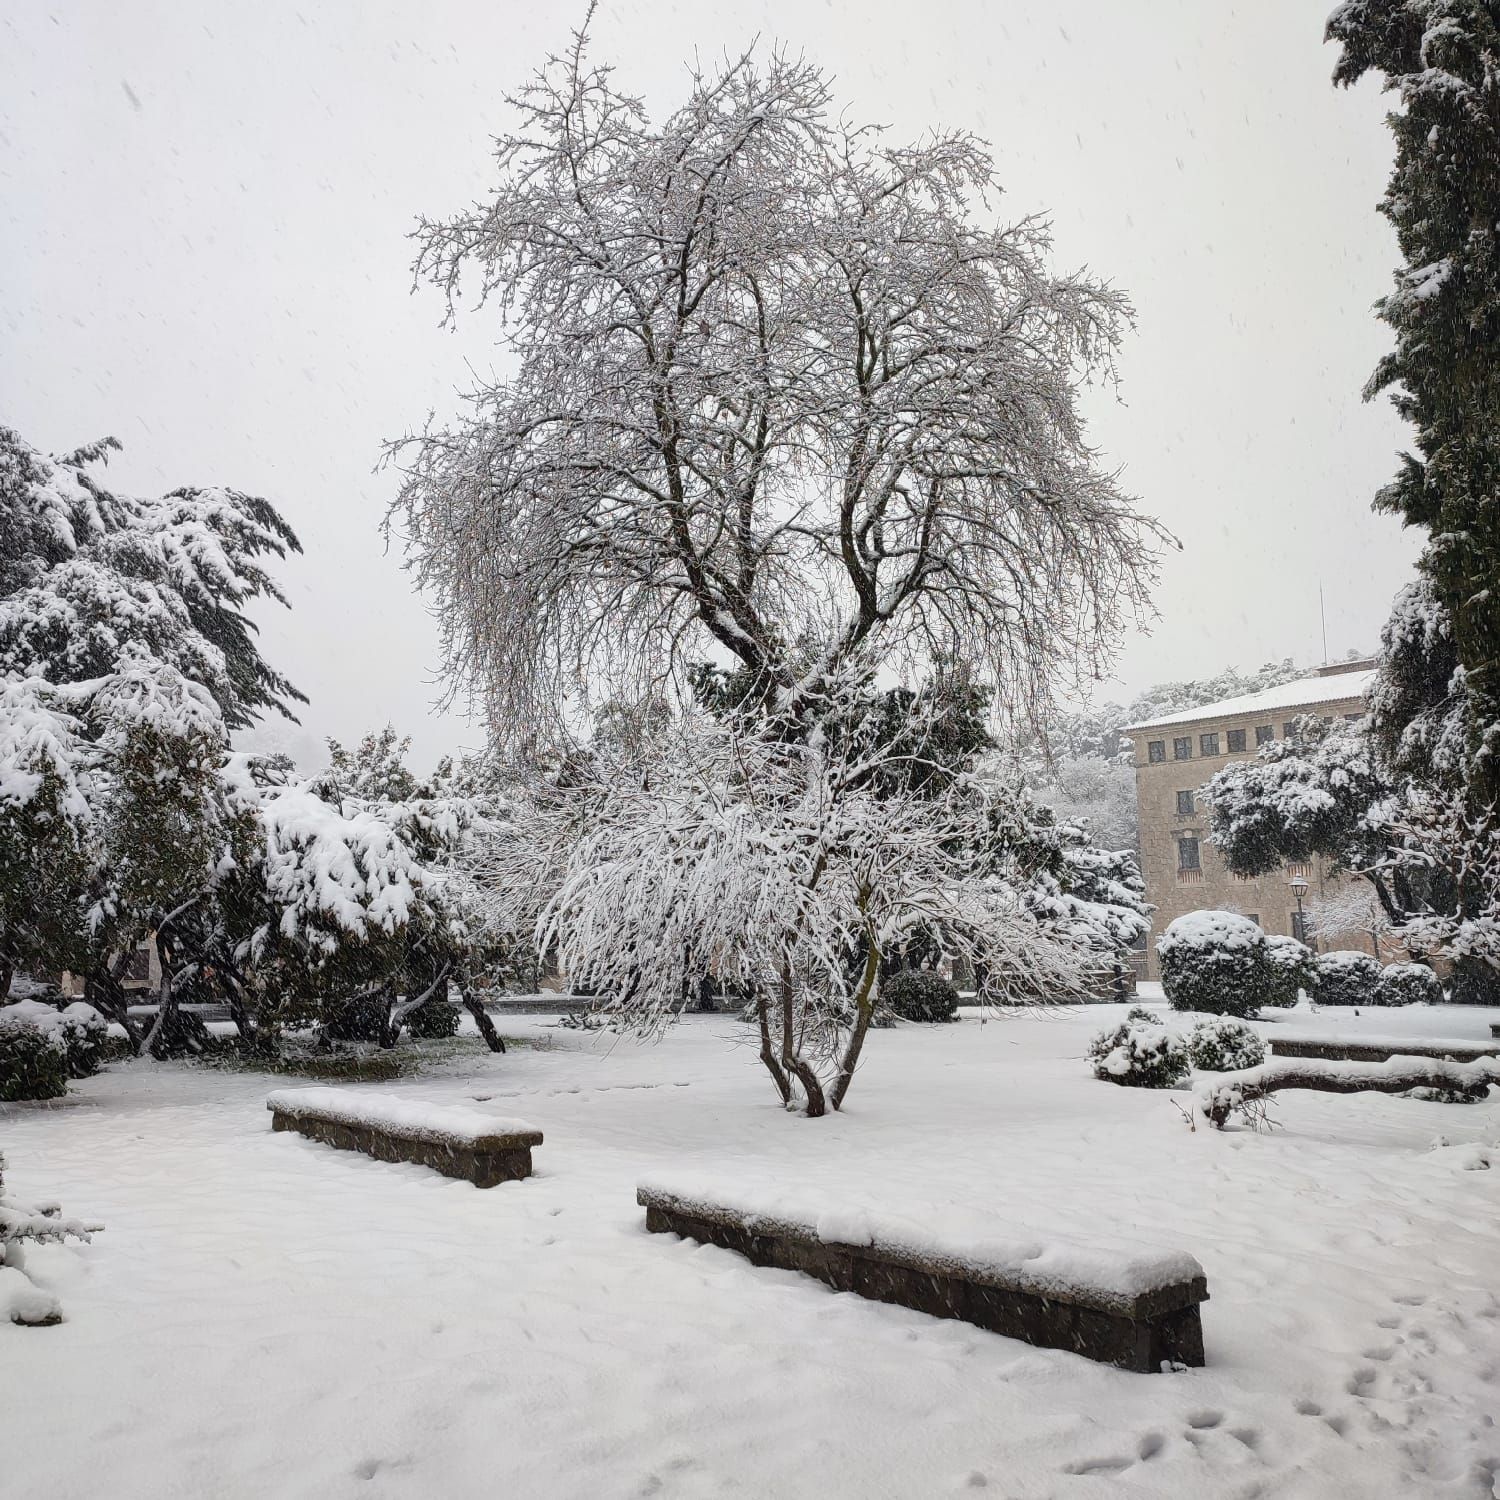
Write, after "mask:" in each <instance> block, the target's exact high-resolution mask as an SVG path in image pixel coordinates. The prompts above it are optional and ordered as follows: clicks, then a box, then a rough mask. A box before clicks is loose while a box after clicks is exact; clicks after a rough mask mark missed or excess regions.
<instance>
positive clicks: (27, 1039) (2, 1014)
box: [0, 1005, 68, 1104]
mask: <svg viewBox="0 0 1500 1500" xmlns="http://www.w3.org/2000/svg"><path fill="white" fill-rule="evenodd" d="M20 1008H21V1007H20V1006H18V1005H11V1006H7V1007H6V1008H5V1010H3V1011H0V1103H5V1104H10V1103H13V1102H14V1101H16V1100H18V1099H61V1098H62V1096H63V1095H64V1094H66V1093H67V1092H68V1049H67V1047H66V1046H65V1045H64V1043H63V1039H62V1036H61V1034H60V1033H59V1031H58V1029H57V1028H56V1027H52V1026H39V1025H37V1023H36V1022H35V1021H34V1020H33V1019H32V1018H31V1017H30V1016H25V1015H16V1014H15V1012H16V1011H18V1010H20Z"/></svg>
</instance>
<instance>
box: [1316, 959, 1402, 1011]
mask: <svg viewBox="0 0 1500 1500" xmlns="http://www.w3.org/2000/svg"><path fill="white" fill-rule="evenodd" d="M1317 966H1318V987H1317V992H1316V993H1317V1000H1318V1004H1319V1005H1385V1004H1386V1003H1387V1000H1386V997H1385V995H1384V994H1383V993H1382V991H1381V986H1380V961H1379V960H1378V959H1375V958H1372V957H1371V956H1370V955H1369V954H1368V953H1357V952H1355V951H1354V950H1352V949H1340V950H1337V951H1335V952H1333V953H1320V954H1319V955H1318V957H1317Z"/></svg>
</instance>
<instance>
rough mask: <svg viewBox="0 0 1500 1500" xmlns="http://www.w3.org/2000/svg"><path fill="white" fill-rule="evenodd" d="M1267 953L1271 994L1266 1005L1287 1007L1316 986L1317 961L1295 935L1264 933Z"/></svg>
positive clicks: (1309, 949)
mask: <svg viewBox="0 0 1500 1500" xmlns="http://www.w3.org/2000/svg"><path fill="white" fill-rule="evenodd" d="M1266 957H1267V958H1268V959H1270V961H1271V996H1270V998H1269V999H1268V1000H1267V1001H1266V1002H1265V1003H1266V1004H1267V1005H1277V1006H1285V1007H1287V1008H1288V1009H1290V1007H1292V1006H1293V1005H1295V1004H1296V1003H1297V1001H1298V1000H1299V999H1300V998H1301V996H1302V993H1303V991H1306V992H1307V993H1308V994H1309V995H1311V994H1312V993H1313V992H1314V991H1315V990H1316V989H1317V987H1318V963H1317V958H1316V957H1315V955H1314V954H1313V951H1312V949H1311V948H1309V947H1308V946H1307V944H1306V943H1299V942H1298V941H1297V939H1296V938H1294V937H1284V936H1282V935H1281V934H1279V933H1274V932H1268V933H1267V934H1266Z"/></svg>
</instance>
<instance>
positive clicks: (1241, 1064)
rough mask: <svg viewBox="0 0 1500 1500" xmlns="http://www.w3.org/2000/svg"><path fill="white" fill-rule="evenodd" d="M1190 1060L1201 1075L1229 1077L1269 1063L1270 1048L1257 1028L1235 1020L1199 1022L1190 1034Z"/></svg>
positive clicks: (1227, 1017)
mask: <svg viewBox="0 0 1500 1500" xmlns="http://www.w3.org/2000/svg"><path fill="white" fill-rule="evenodd" d="M1187 1051H1188V1059H1189V1061H1190V1062H1191V1063H1192V1065H1193V1066H1194V1067H1195V1068H1196V1069H1197V1070H1198V1071H1199V1072H1200V1073H1228V1072H1232V1071H1235V1070H1238V1069H1240V1068H1257V1067H1259V1066H1260V1065H1261V1063H1263V1062H1264V1061H1265V1060H1266V1044H1265V1043H1264V1042H1263V1041H1261V1039H1260V1036H1259V1034H1258V1033H1257V1032H1256V1031H1255V1030H1254V1028H1253V1027H1250V1026H1247V1025H1246V1024H1245V1023H1244V1022H1243V1021H1240V1020H1237V1019H1236V1018H1235V1017H1233V1016H1215V1017H1214V1018H1213V1019H1212V1020H1211V1021H1199V1022H1198V1024H1197V1025H1196V1026H1194V1027H1193V1029H1192V1030H1191V1031H1190V1032H1189V1033H1188V1037H1187Z"/></svg>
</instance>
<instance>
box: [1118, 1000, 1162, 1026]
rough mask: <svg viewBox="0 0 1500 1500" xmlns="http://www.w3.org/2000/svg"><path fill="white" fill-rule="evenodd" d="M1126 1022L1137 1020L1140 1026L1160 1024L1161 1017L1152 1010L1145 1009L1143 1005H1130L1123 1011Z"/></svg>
mask: <svg viewBox="0 0 1500 1500" xmlns="http://www.w3.org/2000/svg"><path fill="white" fill-rule="evenodd" d="M1125 1019H1126V1021H1128V1022H1137V1023H1139V1024H1140V1025H1142V1026H1160V1025H1161V1017H1160V1016H1159V1015H1157V1013H1156V1012H1155V1011H1154V1010H1147V1009H1146V1007H1145V1006H1144V1005H1132V1006H1131V1007H1130V1009H1129V1010H1127V1011H1126V1012H1125Z"/></svg>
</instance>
